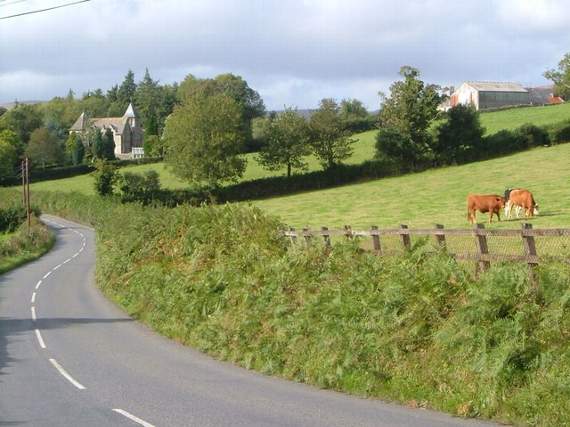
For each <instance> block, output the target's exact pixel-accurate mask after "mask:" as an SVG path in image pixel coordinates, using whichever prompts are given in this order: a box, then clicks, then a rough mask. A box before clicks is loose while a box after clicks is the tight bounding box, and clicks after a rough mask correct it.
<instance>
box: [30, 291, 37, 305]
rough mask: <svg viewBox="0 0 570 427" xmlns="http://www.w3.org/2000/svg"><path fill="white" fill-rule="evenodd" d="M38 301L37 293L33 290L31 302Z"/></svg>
mask: <svg viewBox="0 0 570 427" xmlns="http://www.w3.org/2000/svg"><path fill="white" fill-rule="evenodd" d="M35 302H36V293H35V292H32V299H31V300H30V303H32V304H34V303H35Z"/></svg>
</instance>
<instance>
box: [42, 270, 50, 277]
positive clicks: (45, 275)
mask: <svg viewBox="0 0 570 427" xmlns="http://www.w3.org/2000/svg"><path fill="white" fill-rule="evenodd" d="M50 274H51V271H48V272H47V273H46V274H44V277H42V279H47V278H48V277H49V275H50Z"/></svg>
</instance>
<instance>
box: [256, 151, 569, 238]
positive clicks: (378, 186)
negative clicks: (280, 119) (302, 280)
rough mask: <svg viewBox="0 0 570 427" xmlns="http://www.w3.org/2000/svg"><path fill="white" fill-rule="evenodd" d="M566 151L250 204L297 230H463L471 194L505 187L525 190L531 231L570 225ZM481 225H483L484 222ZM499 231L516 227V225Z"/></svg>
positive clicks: (527, 154) (509, 224) (532, 153)
mask: <svg viewBox="0 0 570 427" xmlns="http://www.w3.org/2000/svg"><path fill="white" fill-rule="evenodd" d="M568 158H570V144H563V145H558V146H555V147H548V148H537V149H534V150H531V151H527V152H524V153H518V154H515V155H511V156H507V157H503V158H499V159H494V160H488V161H484V162H479V163H472V164H468V165H463V166H457V167H448V168H442V169H436V170H430V171H426V172H422V173H418V174H410V175H406V176H401V177H395V178H387V179H381V180H376V181H370V182H366V183H362V184H356V185H348V186H343V187H338V188H332V189H328V190H324V191H315V192H307V193H302V194H298V195H293V196H287V197H279V198H273V199H268V200H260V201H256V202H254V204H255V205H256V206H258V207H260V208H262V209H264V210H266V211H268V212H270V213H272V214H275V215H278V216H279V217H280V218H282V219H283V221H285V222H286V223H288V224H290V225H292V226H295V227H303V226H310V227H321V226H328V227H329V228H338V227H342V226H343V225H345V224H350V225H352V226H354V227H370V226H371V225H378V226H381V227H394V226H398V225H399V224H408V225H409V226H410V227H422V226H432V225H433V224H435V223H440V224H444V225H445V226H448V227H466V226H468V225H469V224H468V223H467V219H466V205H465V199H466V196H467V194H469V193H481V194H486V193H487V194H489V193H495V194H497V193H498V194H502V193H503V191H504V190H505V188H507V187H525V188H528V189H530V190H531V191H532V192H533V193H534V195H535V197H536V199H537V201H538V203H539V205H540V212H541V215H540V216H539V217H536V218H535V219H533V220H532V222H533V223H534V224H535V227H547V226H548V227H552V226H569V225H570V195H569V194H568V193H569V183H570V168H569V167H568ZM478 218H479V220H480V221H486V219H487V218H486V217H484V216H483V215H482V214H479V216H478ZM496 226H498V227H503V228H504V227H517V228H518V227H520V223H519V222H517V221H514V220H513V221H506V222H501V223H498V224H497V225H496Z"/></svg>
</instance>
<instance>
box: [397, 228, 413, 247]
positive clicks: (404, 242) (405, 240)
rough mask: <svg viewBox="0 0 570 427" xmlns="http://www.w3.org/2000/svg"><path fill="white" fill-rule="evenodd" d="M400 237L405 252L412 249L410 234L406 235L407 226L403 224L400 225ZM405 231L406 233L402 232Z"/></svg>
mask: <svg viewBox="0 0 570 427" xmlns="http://www.w3.org/2000/svg"><path fill="white" fill-rule="evenodd" d="M400 229H401V230H402V232H400V236H401V237H402V245H403V246H404V250H405V251H409V250H410V249H412V240H411V239H410V234H409V233H408V226H407V225H405V224H400ZM404 230H406V231H404Z"/></svg>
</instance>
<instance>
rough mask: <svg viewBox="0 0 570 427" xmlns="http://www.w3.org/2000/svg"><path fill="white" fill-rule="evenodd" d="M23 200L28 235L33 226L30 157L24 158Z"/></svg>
mask: <svg viewBox="0 0 570 427" xmlns="http://www.w3.org/2000/svg"><path fill="white" fill-rule="evenodd" d="M22 202H23V204H24V209H25V210H26V218H27V223H28V236H29V235H30V229H31V226H32V207H31V206H30V159H28V158H27V157H26V158H25V159H24V160H22Z"/></svg>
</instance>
